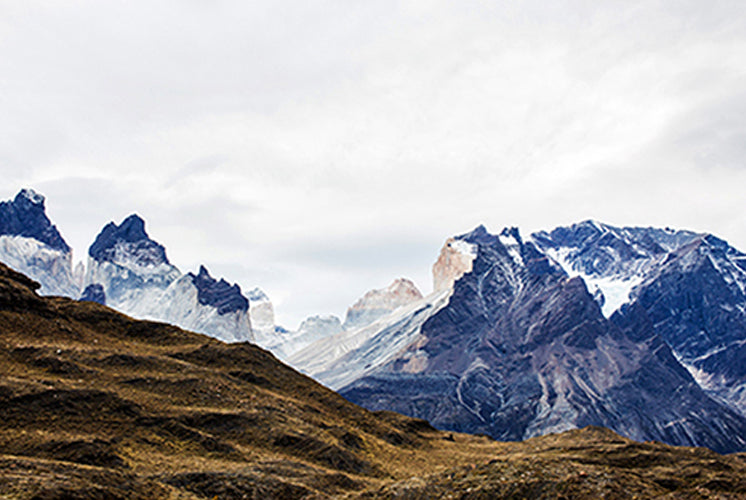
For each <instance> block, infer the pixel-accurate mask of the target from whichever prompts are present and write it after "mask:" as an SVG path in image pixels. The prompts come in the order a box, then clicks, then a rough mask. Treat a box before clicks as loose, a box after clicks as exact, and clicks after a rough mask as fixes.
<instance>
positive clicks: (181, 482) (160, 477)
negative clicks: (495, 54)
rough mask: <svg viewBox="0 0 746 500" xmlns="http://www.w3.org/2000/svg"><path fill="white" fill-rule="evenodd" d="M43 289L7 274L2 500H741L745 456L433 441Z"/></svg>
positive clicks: (1, 356)
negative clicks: (660, 498)
mask: <svg viewBox="0 0 746 500" xmlns="http://www.w3.org/2000/svg"><path fill="white" fill-rule="evenodd" d="M36 287H37V285H36V284H35V283H34V282H33V281H31V280H29V279H28V278H26V277H24V276H22V275H20V274H18V273H15V272H13V271H11V270H10V269H8V268H7V267H5V266H2V265H0V498H45V499H46V498H60V499H61V498H81V499H83V498H90V499H99V498H143V499H157V498H184V499H189V498H195V499H196V498H209V499H211V498H220V499H227V498H262V499H267V498H304V497H305V498H325V497H330V496H331V497H334V496H340V497H346V496H349V497H356V496H363V497H365V498H379V497H383V498H388V497H401V498H432V497H439V496H440V497H455V498H522V497H527V498H528V497H531V498H539V497H542V496H543V497H546V498H560V497H562V496H564V497H565V498H598V497H599V496H600V495H601V494H604V493H606V494H607V495H608V497H609V498H633V497H634V496H635V495H636V496H637V497H638V498H646V497H652V496H656V495H669V497H670V498H709V497H713V498H743V497H746V479H744V478H746V461H745V460H744V459H743V457H740V456H729V457H723V456H720V455H717V454H715V453H713V452H710V451H707V450H702V449H687V448H673V447H668V446H663V445H660V444H656V443H642V444H641V443H633V442H631V441H628V440H625V439H622V438H620V437H618V436H617V435H615V434H613V433H611V432H609V431H605V430H601V429H590V428H589V429H585V430H581V431H573V432H570V433H565V434H562V435H557V436H546V437H543V438H537V439H533V440H530V441H527V442H525V443H496V442H494V441H491V440H490V439H488V438H485V437H480V436H468V435H462V434H451V433H444V432H439V431H436V430H434V429H433V428H431V427H430V426H429V425H428V424H427V423H426V422H423V421H420V420H414V419H410V418H405V417H402V416H399V415H396V414H392V413H371V412H368V411H366V410H363V409H362V408H359V407H357V406H355V405H353V404H351V403H349V402H347V401H346V400H344V399H343V398H341V397H340V396H338V395H337V394H335V393H334V392H332V391H330V390H328V389H326V388H324V387H323V386H321V385H319V384H317V383H316V382H314V381H313V380H311V379H309V378H307V377H305V376H303V375H300V374H298V373H297V372H295V371H294V370H292V369H290V368H288V367H286V366H284V365H283V364H281V363H280V362H279V361H277V360H276V359H275V358H274V357H273V356H272V355H271V354H269V353H267V352H265V351H263V350H262V349H260V348H258V347H255V346H253V345H249V344H232V345H226V344H222V343H220V342H218V341H216V340H213V339H210V338H208V337H205V336H202V335H197V334H193V333H189V332H185V331H182V330H180V329H179V328H176V327H173V326H169V325H164V324H159V323H152V322H146V321H137V320H133V319H131V318H129V317H127V316H124V315H121V314H119V313H116V312H114V311H112V310H111V309H108V308H106V307H103V306H100V305H98V304H95V303H79V302H75V301H72V300H69V299H62V298H41V297H39V296H37V295H36V294H35V292H34V290H35V289H36ZM449 495H450V496H449Z"/></svg>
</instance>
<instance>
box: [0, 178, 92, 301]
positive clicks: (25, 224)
mask: <svg viewBox="0 0 746 500" xmlns="http://www.w3.org/2000/svg"><path fill="white" fill-rule="evenodd" d="M44 203H45V199H44V196H42V195H41V194H39V193H37V192H36V191H34V190H32V189H23V190H21V191H20V192H19V193H18V194H17V195H16V197H15V198H14V199H13V200H12V201H4V202H0V261H2V262H4V263H6V264H7V265H9V266H10V267H12V268H13V269H15V270H17V271H20V272H22V273H24V274H26V275H28V276H29V277H31V278H33V279H34V280H36V281H38V282H39V283H40V284H41V289H40V292H41V293H43V294H45V295H63V296H67V297H77V296H78V293H79V292H80V285H81V283H80V281H79V278H78V277H77V276H76V275H75V273H74V271H73V265H72V259H73V255H72V250H71V249H70V247H69V246H68V244H67V243H66V242H65V240H64V239H63V238H62V235H60V233H59V231H58V230H57V227H56V226H54V225H53V224H52V223H51V221H50V220H49V218H48V217H47V214H46V209H45V206H44Z"/></svg>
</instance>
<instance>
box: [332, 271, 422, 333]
mask: <svg viewBox="0 0 746 500" xmlns="http://www.w3.org/2000/svg"><path fill="white" fill-rule="evenodd" d="M421 298H422V293H420V291H419V289H418V288H417V286H416V285H415V284H414V283H413V282H412V281H411V280H408V279H406V278H399V279H397V280H394V282H393V283H391V284H390V285H389V286H388V287H386V288H380V289H376V290H370V291H369V292H366V294H365V295H363V296H362V297H361V298H359V299H358V300H357V301H356V302H355V303H354V304H353V305H352V306H350V307H349V308H348V309H347V316H346V317H345V328H348V329H350V328H358V327H361V326H365V325H368V324H370V323H372V322H373V321H375V320H376V319H378V318H380V317H381V316H384V315H385V314H388V313H390V312H391V311H393V310H394V309H397V308H398V307H401V306H404V305H407V304H410V303H412V302H414V301H416V300H420V299H421Z"/></svg>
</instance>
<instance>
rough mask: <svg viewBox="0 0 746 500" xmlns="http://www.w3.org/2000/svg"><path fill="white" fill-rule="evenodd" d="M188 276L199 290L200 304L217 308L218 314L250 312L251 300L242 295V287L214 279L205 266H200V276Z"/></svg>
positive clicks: (198, 298) (221, 279) (189, 274)
mask: <svg viewBox="0 0 746 500" xmlns="http://www.w3.org/2000/svg"><path fill="white" fill-rule="evenodd" d="M187 276H188V277H189V278H190V279H191V280H192V283H193V284H194V286H195V287H196V288H197V300H198V301H199V303H200V304H202V305H207V306H212V307H215V308H216V309H217V310H218V314H228V313H233V312H237V311H244V312H245V311H248V310H249V300H248V299H247V298H246V297H244V296H243V294H242V293H241V287H240V286H239V285H238V284H233V285H231V284H230V283H228V282H227V281H225V279H223V278H220V280H217V279H215V278H213V277H212V276H211V275H210V272H209V271H208V270H207V268H206V267H205V266H204V265H201V266H199V272H198V274H196V275H195V274H193V273H188V274H187Z"/></svg>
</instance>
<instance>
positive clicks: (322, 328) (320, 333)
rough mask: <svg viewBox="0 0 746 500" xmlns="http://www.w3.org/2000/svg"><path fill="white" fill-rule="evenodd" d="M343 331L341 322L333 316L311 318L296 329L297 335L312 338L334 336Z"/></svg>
mask: <svg viewBox="0 0 746 500" xmlns="http://www.w3.org/2000/svg"><path fill="white" fill-rule="evenodd" d="M343 330H344V327H343V326H342V322H341V321H340V320H339V318H338V317H336V316H334V315H319V316H311V317H309V318H306V319H304V320H303V322H302V323H301V324H300V326H299V327H298V333H299V334H301V335H305V336H309V337H313V338H316V337H318V338H322V337H327V336H329V335H335V334H337V333H339V332H341V331H343Z"/></svg>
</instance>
